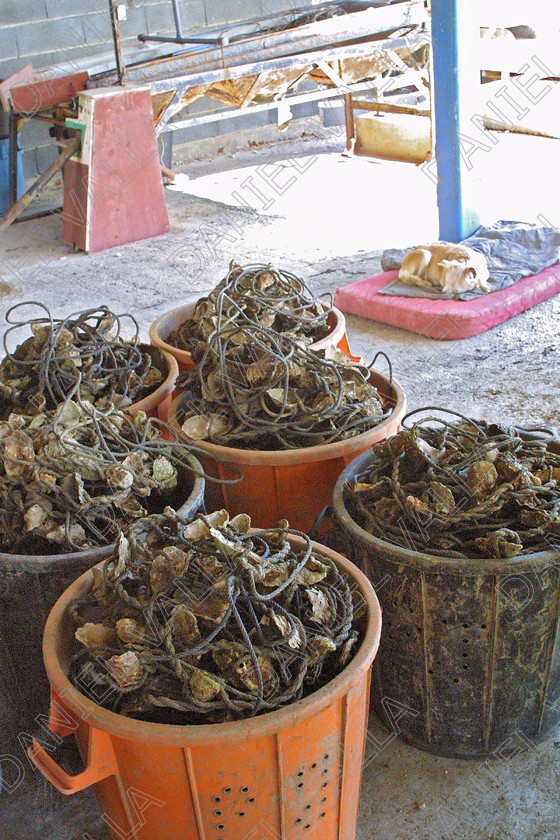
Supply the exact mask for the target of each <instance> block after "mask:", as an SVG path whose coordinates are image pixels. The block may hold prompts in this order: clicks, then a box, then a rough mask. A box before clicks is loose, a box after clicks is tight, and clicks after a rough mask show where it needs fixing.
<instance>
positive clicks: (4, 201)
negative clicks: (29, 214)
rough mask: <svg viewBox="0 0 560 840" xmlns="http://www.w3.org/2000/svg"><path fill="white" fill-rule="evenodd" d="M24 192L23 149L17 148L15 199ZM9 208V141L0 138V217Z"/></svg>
mask: <svg viewBox="0 0 560 840" xmlns="http://www.w3.org/2000/svg"><path fill="white" fill-rule="evenodd" d="M24 192H25V179H24V177H23V149H20V148H19V146H18V152H17V197H18V198H21V197H22V195H23V194H24ZM9 207H10V141H9V139H8V138H3V137H0V216H3V215H4V213H6V212H7V211H8V210H9Z"/></svg>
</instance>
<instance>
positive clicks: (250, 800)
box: [247, 796, 255, 805]
mask: <svg viewBox="0 0 560 840" xmlns="http://www.w3.org/2000/svg"><path fill="white" fill-rule="evenodd" d="M254 801H255V797H254V796H250V797H249V799H248V800H247V802H250V803H251V805H252V804H253V802H254Z"/></svg>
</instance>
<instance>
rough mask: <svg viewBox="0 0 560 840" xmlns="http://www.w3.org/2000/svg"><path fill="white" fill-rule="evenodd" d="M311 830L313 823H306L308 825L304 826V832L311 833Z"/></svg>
mask: <svg viewBox="0 0 560 840" xmlns="http://www.w3.org/2000/svg"><path fill="white" fill-rule="evenodd" d="M310 828H311V823H306V824H305V825H304V826H303V830H304V831H309V829H310Z"/></svg>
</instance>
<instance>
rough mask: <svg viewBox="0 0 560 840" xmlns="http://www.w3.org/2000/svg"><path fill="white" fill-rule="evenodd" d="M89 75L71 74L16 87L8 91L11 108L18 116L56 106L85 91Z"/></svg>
mask: <svg viewBox="0 0 560 840" xmlns="http://www.w3.org/2000/svg"><path fill="white" fill-rule="evenodd" d="M88 79H89V73H85V72H84V73H72V75H71V76H61V77H60V78H58V79H51V80H50V81H48V82H34V83H33V84H30V85H18V86H17V87H13V88H12V89H11V91H10V97H11V100H12V107H13V109H14V111H17V112H18V114H33V113H35V111H39V110H41V109H42V108H48V107H49V106H51V105H58V104H59V103H60V102H66V101H67V100H68V99H73V97H74V96H75V95H76V94H77V93H79V92H80V91H81V90H84V89H85V86H86V83H87V81H88Z"/></svg>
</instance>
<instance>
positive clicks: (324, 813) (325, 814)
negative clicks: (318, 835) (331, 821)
mask: <svg viewBox="0 0 560 840" xmlns="http://www.w3.org/2000/svg"><path fill="white" fill-rule="evenodd" d="M319 816H320V817H321V819H323V817H326V816H327V812H326V811H323V812H322V813H320V814H319Z"/></svg>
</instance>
